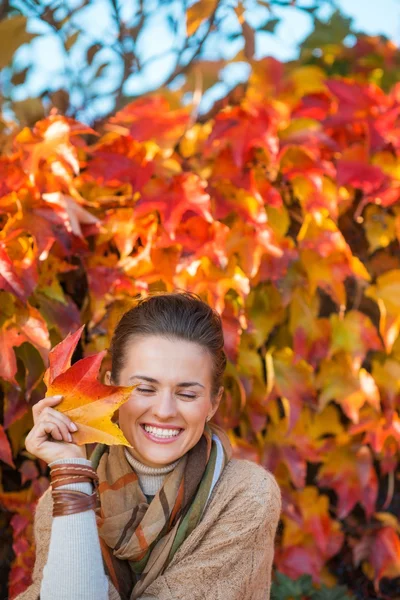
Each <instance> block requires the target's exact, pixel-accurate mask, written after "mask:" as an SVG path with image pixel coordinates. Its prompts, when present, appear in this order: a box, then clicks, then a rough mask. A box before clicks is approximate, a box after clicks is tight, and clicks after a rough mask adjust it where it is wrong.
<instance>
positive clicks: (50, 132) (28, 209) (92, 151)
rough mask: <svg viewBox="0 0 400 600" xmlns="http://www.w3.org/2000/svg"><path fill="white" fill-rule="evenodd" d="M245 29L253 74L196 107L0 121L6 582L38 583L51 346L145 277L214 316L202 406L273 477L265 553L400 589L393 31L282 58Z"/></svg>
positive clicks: (397, 94) (106, 336) (110, 312)
mask: <svg viewBox="0 0 400 600" xmlns="http://www.w3.org/2000/svg"><path fill="white" fill-rule="evenodd" d="M242 22H243V20H242ZM194 26H195V25H193V24H192V27H194ZM197 26H199V25H197ZM250 45H251V36H250V35H249V32H247V37H246V45H245V51H247V54H246V55H244V54H243V55H242V56H239V57H238V58H237V60H246V61H247V62H249V64H250V65H251V67H252V72H251V75H250V77H249V80H248V82H247V83H246V84H243V85H239V86H237V87H236V88H235V89H234V90H233V91H232V93H231V94H229V96H228V97H227V98H226V99H224V100H222V101H219V102H217V103H216V104H215V105H214V107H213V109H212V110H210V111H209V112H208V113H207V114H206V115H199V114H198V113H197V112H196V110H195V106H194V104H193V103H191V104H189V105H185V104H184V103H183V102H182V91H181V90H177V91H172V90H171V89H167V88H165V87H164V88H161V89H160V90H159V91H158V92H157V93H154V94H149V95H146V96H144V97H143V98H139V99H137V100H135V101H132V102H129V103H128V104H127V105H125V106H124V107H123V108H121V109H120V110H117V111H116V112H115V113H114V114H113V115H111V116H110V117H108V118H107V119H106V120H104V121H103V122H102V123H101V124H100V125H99V126H98V127H97V128H95V129H93V128H92V127H90V126H88V125H86V124H84V123H81V122H79V121H77V120H76V119H74V118H72V117H70V116H65V114H62V113H61V112H60V110H55V109H53V110H52V111H51V114H48V115H47V116H46V117H45V118H42V119H40V120H38V121H37V122H36V123H34V125H32V126H30V127H23V126H21V125H20V124H17V123H13V122H11V121H9V120H6V119H3V121H2V123H1V129H2V131H1V148H2V156H1V158H0V265H1V267H0V347H1V352H0V378H1V394H2V396H1V398H2V402H1V410H0V415H1V425H0V472H1V488H0V489H1V491H0V506H1V507H2V509H3V510H2V512H0V531H1V536H2V539H3V540H5V542H6V543H5V544H3V543H2V549H1V561H2V568H3V570H2V573H3V575H4V580H5V579H6V578H8V582H9V594H10V598H13V597H14V596H16V595H17V594H18V593H20V592H21V591H23V589H25V588H26V586H27V585H28V584H29V582H30V577H31V570H32V567H33V564H34V548H33V546H32V514H33V511H34V506H35V503H36V501H37V499H38V497H39V496H40V495H41V494H42V493H43V492H44V490H45V489H46V488H47V486H48V478H47V475H48V471H47V467H46V465H45V464H44V463H43V462H42V461H40V460H35V458H34V457H32V456H31V455H29V453H28V452H27V451H26V450H25V448H24V438H25V436H26V434H27V432H28V431H29V430H30V428H31V427H32V414H31V407H32V405H33V404H34V403H35V402H37V401H38V400H40V399H41V398H42V397H43V396H44V394H45V392H46V386H45V385H44V383H43V374H44V372H45V369H46V368H47V366H48V353H49V350H50V349H51V348H52V347H53V346H54V345H55V344H57V343H58V342H59V341H61V340H62V339H63V338H64V337H65V336H66V335H67V334H68V333H69V332H70V331H76V330H77V329H78V328H79V327H80V326H81V325H83V324H84V325H85V330H84V335H83V337H82V340H81V341H82V343H81V344H80V346H79V348H78V351H77V352H76V353H75V355H74V360H77V359H78V358H81V357H84V356H89V355H90V354H93V353H95V352H99V351H101V350H104V349H107V348H108V346H109V342H110V336H111V334H112V331H113V329H114V327H115V325H116V323H117V321H118V319H119V317H120V316H121V315H122V313H123V312H124V311H125V310H127V309H128V308H130V307H131V306H133V305H134V303H135V298H136V297H137V296H138V294H146V293H147V292H148V291H152V290H173V289H175V288H184V289H188V290H191V291H194V292H196V293H198V294H200V295H201V296H202V297H203V298H204V299H205V300H206V301H207V302H209V303H210V304H211V305H212V306H214V307H216V308H217V310H218V311H219V312H220V313H221V315H222V319H223V324H224V332H225V339H226V351H227V354H228V358H229V362H228V367H227V371H226V376H225V388H226V394H225V398H224V401H223V404H222V407H221V409H220V411H219V413H218V414H217V417H216V419H215V420H216V422H217V423H218V424H220V425H222V426H223V427H225V428H226V429H227V430H228V431H229V434H230V437H231V440H232V443H233V445H234V448H235V454H236V456H238V457H243V458H250V459H252V460H254V461H256V462H259V463H260V464H262V465H264V466H265V467H266V468H268V469H270V470H271V471H272V472H273V473H274V474H275V476H276V478H277V480H278V482H279V484H280V486H281V489H282V495H283V513H282V524H281V526H280V528H279V532H278V536H277V548H276V556H275V567H276V570H277V571H279V572H280V573H281V574H283V575H286V576H287V577H289V578H290V579H293V580H295V579H297V578H298V577H299V576H301V575H304V574H310V575H311V576H312V579H313V582H314V586H315V589H318V587H320V586H321V585H322V584H324V585H326V586H328V587H330V586H334V585H336V584H338V583H339V584H346V585H347V586H348V587H349V589H350V590H352V591H353V592H354V593H355V594H357V597H359V598H374V597H380V598H388V597H389V596H390V597H400V584H399V581H400V579H399V578H400V537H399V534H400V522H399V519H398V515H399V514H400V489H399V488H400V481H399V472H398V463H399V447H400V416H399V409H400V337H399V334H400V252H399V240H400V159H399V154H400V84H398V83H396V79H397V69H398V68H399V66H400V55H399V51H398V49H397V48H396V47H395V46H394V45H393V44H392V43H391V42H389V41H387V40H384V39H381V38H378V37H376V38H367V37H365V36H360V37H358V39H357V41H356V43H355V44H354V45H353V46H352V47H348V46H346V45H345V44H337V45H336V46H335V47H331V48H330V50H329V49H328V50H327V49H325V51H324V52H323V53H322V55H319V56H318V55H313V54H312V53H308V54H307V53H305V54H303V55H302V57H301V59H300V60H299V61H296V62H291V63H288V64H281V63H279V62H278V61H276V60H274V59H272V58H263V59H260V60H255V59H254V58H253V57H252V56H251V46H250ZM338 65H340V69H339V68H338V67H337V66H338ZM206 69H209V65H208V66H207V67H206ZM214 71H215V69H214ZM216 72H217V71H216ZM108 367H109V357H108V355H107V358H106V359H105V360H104V362H103V365H102V373H104V371H105V370H106V369H107V368H108ZM9 567H10V569H9ZM282 581H283V579H282ZM285 581H286V580H285ZM284 585H288V584H282V586H283V587H284ZM299 589H300V588H299ZM276 590H277V593H279V590H278V588H276ZM277 597H278V596H277ZM279 597H282V598H284V597H286V596H284V595H283V592H282V596H279ZM296 597H299V598H300V597H303V596H300V595H299V596H296ZM304 597H306V596H304ZM324 597H325V598H328V595H325V596H324ZM332 597H333V596H332ZM335 597H337V598H339V597H340V598H344V597H345V596H344V595H341V596H339V595H338V596H335Z"/></svg>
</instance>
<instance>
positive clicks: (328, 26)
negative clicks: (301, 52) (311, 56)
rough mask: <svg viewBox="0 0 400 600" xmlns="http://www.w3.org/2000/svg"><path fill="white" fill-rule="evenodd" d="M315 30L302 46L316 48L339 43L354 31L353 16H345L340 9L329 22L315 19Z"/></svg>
mask: <svg viewBox="0 0 400 600" xmlns="http://www.w3.org/2000/svg"><path fill="white" fill-rule="evenodd" d="M314 23H315V25H314V30H313V31H312V32H311V33H310V35H309V36H308V37H306V39H305V40H304V41H303V42H302V43H301V44H300V46H301V48H307V49H314V48H323V47H324V46H326V45H328V44H339V43H341V42H343V40H344V39H345V38H346V37H347V36H348V35H350V34H351V33H354V32H353V30H352V28H351V25H352V18H351V17H345V16H344V15H342V14H341V13H340V12H339V11H338V10H337V11H335V12H334V13H333V14H332V16H331V18H330V19H329V20H328V21H327V22H323V21H320V20H319V19H318V18H315V20H314Z"/></svg>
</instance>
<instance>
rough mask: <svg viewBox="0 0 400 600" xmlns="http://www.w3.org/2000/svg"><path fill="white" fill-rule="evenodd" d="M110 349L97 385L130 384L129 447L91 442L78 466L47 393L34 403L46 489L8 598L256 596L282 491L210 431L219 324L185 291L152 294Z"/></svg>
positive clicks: (262, 590)
mask: <svg viewBox="0 0 400 600" xmlns="http://www.w3.org/2000/svg"><path fill="white" fill-rule="evenodd" d="M110 350H111V358H112V361H111V371H109V372H107V373H106V383H107V384H109V385H122V386H129V385H132V384H136V387H135V389H134V390H133V392H132V394H131V396H130V398H129V399H128V400H127V402H125V403H124V404H123V405H122V406H121V407H120V408H119V413H118V422H119V426H120V428H121V429H122V431H123V433H124V435H125V437H126V439H127V440H128V442H129V443H130V444H131V447H126V446H107V445H105V444H98V445H97V447H96V448H95V450H94V452H93V454H92V456H91V459H90V460H88V459H87V458H86V455H85V456H84V454H83V449H82V447H78V446H76V445H75V444H73V443H71V441H69V437H68V427H71V425H72V424H71V423H67V422H65V423H64V422H63V419H64V418H65V419H67V418H66V417H65V416H64V415H62V414H61V413H59V412H58V411H55V410H54V409H53V408H51V407H52V406H54V405H55V404H56V402H55V398H49V397H46V398H45V399H43V400H41V401H40V402H38V404H37V405H36V407H37V408H36V409H35V414H34V420H35V425H34V428H33V429H32V432H31V433H30V435H29V436H28V438H29V441H28V442H27V448H28V450H29V451H30V452H32V453H34V454H36V455H37V456H39V457H43V459H44V460H46V461H47V462H48V463H49V465H50V468H51V482H52V487H51V489H50V490H48V491H47V492H46V493H45V494H44V495H43V496H42V498H41V500H40V501H39V504H38V508H37V512H36V516H35V539H36V545H37V555H36V563H35V569H34V573H33V583H32V585H31V586H30V587H29V588H28V590H27V591H26V592H24V593H23V594H21V595H20V596H18V599H19V600H37V599H38V598H39V597H40V600H50V599H51V600H54V599H57V600H72V599H74V600H75V599H77V598H82V599H84V600H91V599H93V600H106V599H115V600H117V599H119V598H122V599H123V600H135V599H145V598H149V599H150V598H153V599H158V600H167V599H168V600H178V599H182V600H183V599H185V600H187V599H188V598H194V599H203V598H204V599H207V600H261V599H262V600H266V599H267V598H269V594H270V581H271V567H272V559H273V554H274V536H275V531H276V527H277V523H278V519H279V515H280V502H281V500H280V492H279V488H278V486H277V484H276V482H275V479H274V477H273V476H272V475H271V473H269V472H267V471H266V470H265V469H263V468H262V467H260V466H258V465H256V464H254V463H252V462H249V461H246V460H238V459H234V458H232V448H231V446H230V443H229V438H228V436H227V435H226V434H225V433H224V431H222V430H221V429H220V428H219V427H218V426H217V425H215V424H213V423H209V421H210V419H211V418H212V416H213V415H214V414H215V412H216V411H217V409H218V406H219V403H220V402H221V399H222V396H223V391H224V388H223V385H222V381H223V374H224V370H225V366H226V356H225V352H224V338H223V331H222V323H221V319H220V316H219V315H218V313H217V312H216V311H215V310H213V309H212V308H211V307H209V306H208V305H207V304H206V303H205V302H203V301H202V300H201V299H200V298H199V297H198V296H196V295H195V294H191V293H189V292H171V293H157V294H154V295H150V296H148V297H147V298H144V299H141V300H140V301H139V302H138V303H137V305H136V306H135V307H134V308H132V309H131V310H130V311H128V312H127V313H125V314H124V315H123V317H122V318H121V320H120V322H119V323H118V325H117V327H116V330H115V332H114V335H113V338H112V341H111V349H110ZM58 401H59V400H58ZM71 430H72V429H71ZM49 434H50V435H51V436H52V438H53V441H51V440H49V438H48V435H49ZM28 438H27V440H28ZM55 440H58V442H56V441H55ZM60 444H63V447H64V448H65V449H64V453H63V456H64V457H63V458H61V459H60V458H59V456H60ZM28 446H29V447H28ZM52 452H53V453H54V456H55V457H57V458H56V459H55V460H54V459H52V458H51V453H52ZM93 485H94V486H95V488H97V487H98V498H99V501H100V509H99V511H98V512H97V514H96V513H95V510H94V508H95V506H96V505H95V502H94V500H93V498H95V497H96V489H95V490H94V491H93V487H92V486H93Z"/></svg>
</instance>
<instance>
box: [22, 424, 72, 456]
mask: <svg viewBox="0 0 400 600" xmlns="http://www.w3.org/2000/svg"><path fill="white" fill-rule="evenodd" d="M49 435H50V436H51V437H52V438H53V439H54V440H56V441H59V442H61V441H62V440H63V437H62V433H61V431H60V430H59V428H58V426H57V425H56V424H55V423H51V422H48V421H41V422H40V423H38V425H35V427H34V428H33V429H32V431H31V432H30V433H29V435H28V436H27V438H26V440H25V447H26V449H27V450H28V451H29V452H31V453H32V454H34V455H36V454H37V451H38V450H39V448H40V446H41V445H42V444H43V443H44V442H49V441H51V440H49Z"/></svg>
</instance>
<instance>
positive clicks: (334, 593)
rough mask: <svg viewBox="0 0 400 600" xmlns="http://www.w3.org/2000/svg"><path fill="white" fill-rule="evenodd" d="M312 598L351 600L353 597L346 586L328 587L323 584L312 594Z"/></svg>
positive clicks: (317, 599) (318, 599) (313, 599)
mask: <svg viewBox="0 0 400 600" xmlns="http://www.w3.org/2000/svg"><path fill="white" fill-rule="evenodd" d="M311 598H312V600H351V598H354V596H352V595H351V594H350V593H349V591H348V589H347V588H346V586H344V585H338V586H335V587H334V588H328V587H326V586H325V585H323V586H322V588H321V589H320V590H316V591H315V592H314V593H313V594H312V596H311Z"/></svg>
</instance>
